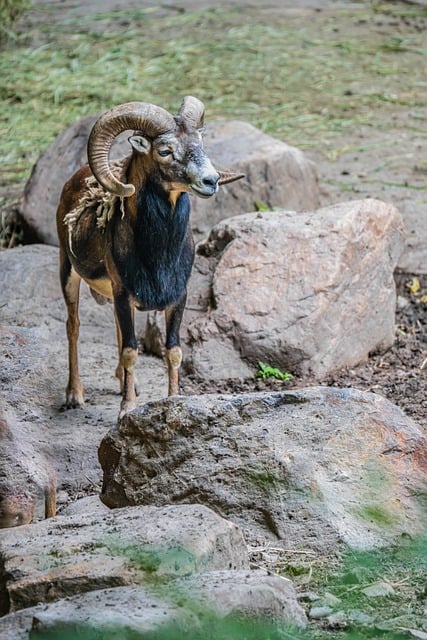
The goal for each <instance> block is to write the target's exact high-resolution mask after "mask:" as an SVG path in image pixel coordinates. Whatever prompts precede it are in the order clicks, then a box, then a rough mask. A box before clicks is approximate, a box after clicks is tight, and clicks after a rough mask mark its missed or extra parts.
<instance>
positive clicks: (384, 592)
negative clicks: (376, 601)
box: [362, 582, 395, 598]
mask: <svg viewBox="0 0 427 640" xmlns="http://www.w3.org/2000/svg"><path fill="white" fill-rule="evenodd" d="M362 593H364V594H365V596H366V597H367V598H380V597H384V596H392V595H394V594H395V590H394V589H393V587H392V586H391V584H389V583H388V582H375V583H374V584H370V585H369V587H366V588H365V589H362Z"/></svg>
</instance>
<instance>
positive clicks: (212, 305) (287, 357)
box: [147, 199, 402, 379]
mask: <svg viewBox="0 0 427 640" xmlns="http://www.w3.org/2000/svg"><path fill="white" fill-rule="evenodd" d="M401 249H402V218H401V216H400V213H399V212H398V211H397V209H396V208H395V207H393V206H392V205H390V204H385V203H383V202H381V201H379V200H373V199H367V200H360V201H353V202H346V203H342V204H339V205H335V206H331V207H326V208H324V209H319V210H318V211H316V212H314V213H295V212H287V211H272V212H265V213H252V214H246V215H241V216H236V217H234V218H230V219H228V220H224V221H222V222H220V223H219V224H218V225H216V226H215V227H214V228H213V229H212V231H211V234H210V236H209V238H208V239H207V240H206V241H204V242H202V243H201V244H199V246H198V256H197V259H196V264H195V268H194V273H193V277H192V279H191V281H190V291H189V296H188V301H187V310H186V314H185V320H184V327H183V338H184V343H185V346H186V349H187V357H186V364H187V366H188V367H189V368H190V369H191V370H192V371H193V372H195V373H196V374H198V375H200V376H202V377H203V378H205V379H206V378H211V379H214V378H227V377H233V374H234V377H245V376H247V375H250V372H251V371H252V373H253V372H254V371H255V370H256V367H257V362H258V361H259V360H261V361H264V362H268V363H269V364H271V365H274V366H276V367H279V368H281V369H285V370H287V371H291V372H293V373H298V374H301V373H302V374H310V373H312V374H314V375H317V376H324V375H327V374H329V373H331V372H334V371H336V370H339V369H341V368H344V367H347V366H352V365H355V364H356V363H359V362H361V361H363V360H365V359H366V358H367V357H368V354H369V353H370V352H372V351H375V350H383V349H386V348H387V347H389V346H390V345H391V344H392V343H393V340H394V332H395V326H394V324H395V303H396V294H395V283H394V278H393V272H394V269H395V267H396V264H397V260H398V258H399V255H400V252H401ZM156 325H157V321H156V318H155V317H154V316H153V314H151V315H150V319H149V325H148V331H147V334H148V337H149V342H151V343H153V342H154V336H155V331H154V328H155V327H156ZM158 332H159V330H158V331H157V333H158Z"/></svg>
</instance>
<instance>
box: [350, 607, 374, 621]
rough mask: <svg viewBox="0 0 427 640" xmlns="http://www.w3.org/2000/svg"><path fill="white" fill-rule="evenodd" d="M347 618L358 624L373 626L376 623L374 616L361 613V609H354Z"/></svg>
mask: <svg viewBox="0 0 427 640" xmlns="http://www.w3.org/2000/svg"><path fill="white" fill-rule="evenodd" d="M347 617H348V619H349V620H350V621H351V622H356V623H357V624H372V623H373V622H374V618H373V616H370V615H368V614H367V613H364V612H363V611H359V609H352V610H351V611H348V612H347Z"/></svg>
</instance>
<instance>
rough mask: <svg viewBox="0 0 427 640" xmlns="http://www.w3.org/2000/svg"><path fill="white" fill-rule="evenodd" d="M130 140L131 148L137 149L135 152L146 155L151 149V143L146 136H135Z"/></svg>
mask: <svg viewBox="0 0 427 640" xmlns="http://www.w3.org/2000/svg"><path fill="white" fill-rule="evenodd" d="M128 140H129V142H130V144H131V146H132V147H133V148H134V149H135V151H138V153H144V154H146V153H148V152H149V151H150V149H151V142H150V141H149V140H148V138H145V137H144V136H141V135H134V136H131V137H130V138H128Z"/></svg>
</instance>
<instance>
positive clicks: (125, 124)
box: [87, 102, 175, 197]
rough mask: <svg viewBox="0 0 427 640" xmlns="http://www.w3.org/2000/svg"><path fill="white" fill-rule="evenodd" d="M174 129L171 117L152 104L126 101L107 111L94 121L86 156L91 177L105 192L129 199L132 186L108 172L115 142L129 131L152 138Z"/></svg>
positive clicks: (132, 192) (133, 191)
mask: <svg viewBox="0 0 427 640" xmlns="http://www.w3.org/2000/svg"><path fill="white" fill-rule="evenodd" d="M174 128H175V120H174V118H173V116H172V115H171V114H170V113H169V112H168V111H166V110H165V109H162V108H161V107H156V106H155V105H154V104H149V103H146V102H126V103H125V104H120V105H118V106H117V107H113V108H112V109H109V110H108V111H106V112H105V113H103V114H102V115H101V116H100V117H99V118H98V120H97V121H96V122H95V124H94V126H93V128H92V131H91V133H90V136H89V140H88V145H87V155H88V160H89V165H90V168H91V169H92V173H93V175H94V176H95V178H96V179H97V180H98V182H99V183H100V184H101V185H102V186H103V187H104V189H105V190H106V191H110V192H111V193H114V194H115V195H118V196H122V197H129V196H132V195H133V194H134V193H135V187H134V186H133V184H124V183H123V182H121V181H120V180H118V179H117V178H116V176H115V175H114V174H113V172H112V171H111V167H110V161H109V155H110V149H111V146H112V144H113V142H114V139H115V138H116V137H117V136H118V135H119V134H120V133H122V132H123V131H127V130H128V129H133V130H138V131H142V132H143V133H144V134H145V135H146V136H147V137H149V138H155V137H157V136H159V135H161V134H162V133H166V132H167V131H171V130H173V129H174Z"/></svg>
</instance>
